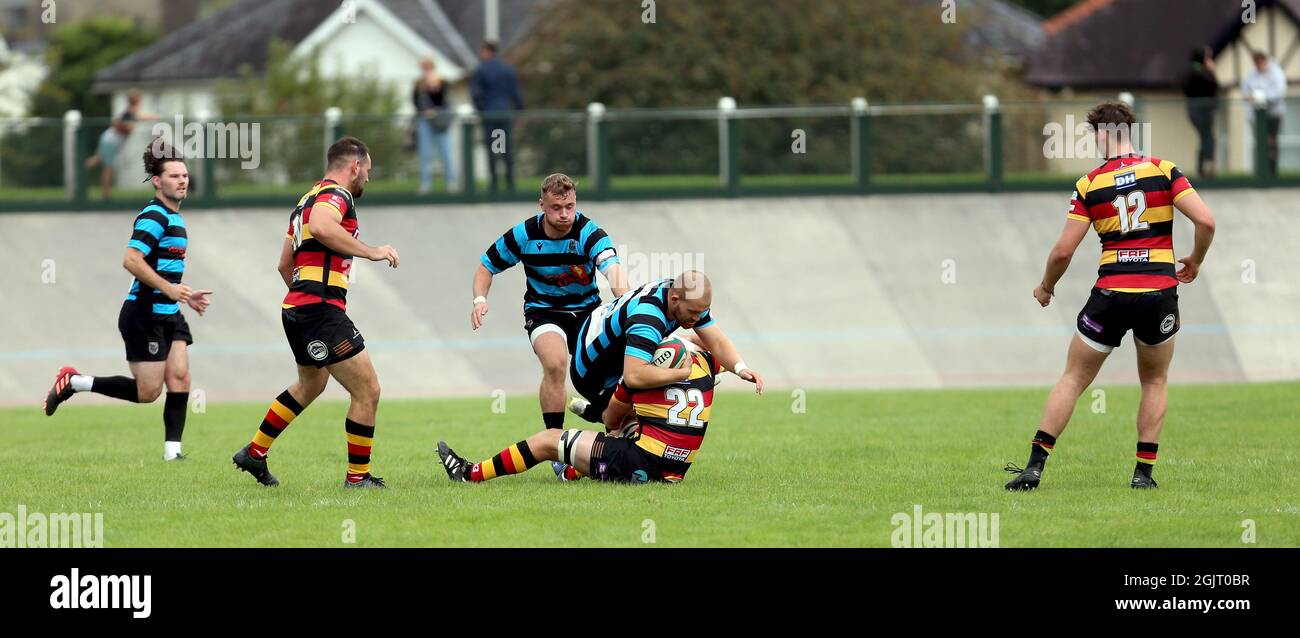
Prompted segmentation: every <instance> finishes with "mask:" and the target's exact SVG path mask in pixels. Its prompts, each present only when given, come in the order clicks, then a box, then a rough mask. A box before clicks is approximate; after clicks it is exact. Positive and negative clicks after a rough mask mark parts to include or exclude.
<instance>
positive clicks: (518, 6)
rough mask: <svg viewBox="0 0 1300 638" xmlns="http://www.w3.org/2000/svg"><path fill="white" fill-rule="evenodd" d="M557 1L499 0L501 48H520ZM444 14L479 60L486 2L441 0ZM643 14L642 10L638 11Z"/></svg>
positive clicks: (505, 49) (503, 49) (481, 0)
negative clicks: (546, 10)
mask: <svg viewBox="0 0 1300 638" xmlns="http://www.w3.org/2000/svg"><path fill="white" fill-rule="evenodd" d="M553 1H554V0H499V2H498V5H499V8H498V9H497V12H498V14H499V16H498V17H499V19H500V22H501V25H500V36H501V37H500V40H501V41H500V43H499V44H500V46H501V50H502V51H503V52H504V51H509V50H510V48H511V47H513V46H514V45H516V44H519V42H520V40H522V39H523V37H524V36H525V35H527V33H528V31H529V30H530V29H531V28H532V26H533V25H534V24H535V23H536V22H537V18H538V16H539V15H540V12H541V11H542V10H543V9H545V7H546V5H548V4H551V3H552V2H553ZM437 2H438V4H439V6H441V7H442V10H443V12H445V13H446V15H447V17H448V18H450V19H451V22H452V24H454V25H455V27H456V31H457V32H458V33H460V34H461V36H462V37H464V39H465V42H466V43H467V44H468V45H469V47H470V50H472V51H473V52H474V54H475V56H477V55H478V50H479V47H481V46H482V45H483V33H484V28H483V25H484V22H485V17H484V13H483V12H484V6H483V5H484V3H483V0H437ZM637 10H638V11H639V10H640V9H639V8H638V9H637Z"/></svg>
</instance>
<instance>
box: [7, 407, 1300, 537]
mask: <svg viewBox="0 0 1300 638" xmlns="http://www.w3.org/2000/svg"><path fill="white" fill-rule="evenodd" d="M723 389H724V390H726V389H729V390H731V392H726V393H724V392H722V391H721V390H720V393H719V395H718V397H717V400H716V401H715V406H714V411H713V421H712V423H711V427H710V430H709V434H708V437H707V439H706V440H705V443H704V448H703V450H702V451H701V454H700V457H699V460H698V461H697V462H696V464H695V466H694V468H693V469H692V470H691V472H690V474H689V475H688V476H687V478H686V480H685V481H684V482H683V483H681V484H679V485H675V486H667V485H640V486H624V485H606V484H598V483H593V482H591V481H581V482H578V483H569V484H564V483H560V482H558V481H556V479H555V476H554V474H553V473H552V472H551V471H550V468H549V466H548V465H545V464H544V465H541V466H538V467H535V468H533V470H532V471H530V472H528V473H526V474H524V475H522V476H516V477H505V478H501V479H497V480H494V481H491V482H489V483H486V484H481V485H466V484H453V483H451V482H449V481H448V480H447V479H446V476H445V474H444V473H443V471H442V469H441V468H440V467H439V466H438V465H436V453H435V452H434V446H435V443H436V441H437V440H438V439H440V438H442V439H446V440H447V441H448V442H450V443H451V444H452V446H453V447H455V448H456V449H457V450H458V451H459V452H461V453H462V454H464V455H466V456H469V457H473V458H474V459H475V460H478V459H481V458H483V457H486V456H488V455H491V454H495V453H496V452H498V451H499V450H500V449H501V448H503V447H505V446H506V445H508V444H510V443H513V442H515V441H518V440H520V439H522V438H524V437H525V436H527V435H528V434H531V433H532V432H533V431H534V430H535V429H536V428H537V427H538V423H539V421H540V419H539V418H538V416H537V406H536V400H535V398H533V397H532V396H531V395H530V396H527V397H517V398H514V399H512V400H511V401H510V402H508V410H507V412H506V413H505V414H494V413H493V412H492V411H491V400H490V399H488V398H483V399H462V400H408V401H396V400H386V401H384V402H383V403H382V404H381V406H380V417H379V424H378V431H377V434H376V448H375V459H374V470H375V473H376V474H378V475H380V476H383V477H385V478H386V479H387V481H388V482H389V485H390V486H391V488H392V489H390V490H388V491H385V492H364V493H355V492H350V491H344V490H343V489H342V488H341V486H340V483H341V482H342V480H343V474H344V469H345V462H346V461H345V455H344V433H343V416H344V413H345V410H346V404H345V403H340V402H331V403H324V402H322V403H318V404H317V405H314V406H312V407H311V408H310V409H309V410H308V411H307V412H306V413H305V414H304V415H303V416H302V417H300V418H299V419H298V420H297V421H295V422H294V423H293V424H292V426H291V427H290V428H289V429H288V430H287V431H286V433H285V434H284V435H282V436H281V438H280V440H279V441H278V443H277V444H276V446H275V448H274V450H273V452H272V455H271V468H272V470H273V471H274V472H275V473H276V474H277V475H278V477H279V478H280V480H281V486H280V487H278V488H275V489H266V488H262V487H260V486H258V485H257V484H256V483H255V482H254V481H253V479H252V478H251V477H249V476H248V475H247V474H243V473H240V472H238V471H236V470H235V469H233V467H232V466H231V464H230V461H229V458H230V455H231V454H232V453H233V452H234V451H235V450H236V449H238V448H239V447H240V446H242V445H243V444H244V443H245V442H247V440H248V437H249V436H251V435H252V433H253V430H254V429H255V427H256V425H257V424H258V423H259V422H260V420H261V416H262V414H263V413H264V411H265V409H266V407H265V405H262V404H226V405H210V406H208V407H207V411H206V412H205V413H202V414H191V415H190V420H189V425H188V428H187V431H186V438H185V446H186V453H187V454H188V455H189V456H190V459H189V460H188V461H185V462H181V463H163V462H162V460H161V445H160V440H161V434H162V424H161V418H160V413H161V406H160V405H150V406H118V405H87V403H86V402H80V404H79V401H78V399H73V400H72V401H71V402H70V403H68V404H66V405H65V406H63V407H62V408H61V409H60V410H59V413H58V414H57V415H56V416H55V417H54V418H46V417H45V416H44V415H43V414H41V413H40V412H39V411H38V410H36V409H30V408H23V409H5V410H0V423H3V426H0V427H3V430H4V432H5V437H6V439H7V441H8V449H9V455H8V458H9V459H10V474H9V478H8V479H7V480H6V481H4V486H3V488H0V512H11V513H12V512H16V509H17V507H18V505H19V504H20V503H21V504H24V505H25V506H26V508H27V510H28V511H29V512H103V513H104V528H105V546H106V547H153V546H168V547H186V546H204V547H206V546H238V547H255V546H321V547H338V546H344V543H343V532H344V529H345V520H351V521H353V522H354V523H355V532H356V536H355V540H356V545H357V546H361V547H378V546H529V547H533V546H540V547H560V546H565V547H570V546H593V547H637V546H645V545H646V544H645V543H643V539H644V538H645V537H648V534H647V531H646V529H647V527H646V526H647V525H648V523H646V521H647V520H650V521H653V532H654V541H655V545H656V546H670V547H678V546H764V547H769V546H781V547H785V546H791V547H814V546H840V547H843V546H854V547H857V546H868V547H872V546H885V547H888V546H889V545H890V536H891V532H892V531H893V527H892V526H891V523H890V519H891V517H892V516H893V515H894V514H895V513H896V512H904V513H909V514H910V513H911V512H912V507H913V505H914V504H920V505H921V506H922V507H923V508H924V511H925V512H954V513H960V512H986V513H997V514H998V515H999V520H1000V527H999V539H1000V544H1001V546H1002V547H1035V546H1067V547H1076V546H1102V547H1127V546H1141V547H1165V546H1193V547H1243V546H1247V545H1244V544H1243V542H1242V532H1243V527H1242V525H1243V520H1245V519H1252V520H1254V521H1255V525H1256V530H1257V544H1258V545H1260V546H1291V547H1294V546H1297V545H1300V490H1297V489H1296V486H1297V485H1300V463H1298V462H1297V461H1300V459H1297V446H1296V443H1295V440H1294V428H1295V423H1296V422H1297V416H1298V415H1297V412H1298V411H1300V409H1298V408H1297V404H1296V402H1295V397H1296V396H1297V392H1298V391H1300V383H1278V384H1256V385H1220V386H1184V387H1175V388H1172V389H1171V392H1170V395H1171V403H1170V410H1169V416H1168V420H1167V425H1166V430H1165V435H1164V437H1163V440H1162V441H1161V453H1160V462H1159V464H1158V465H1157V468H1156V478H1157V479H1158V480H1159V481H1160V484H1161V487H1160V489H1158V490H1154V491H1147V492H1136V491H1134V490H1131V489H1129V488H1128V487H1127V483H1128V479H1129V477H1130V475H1131V472H1132V466H1133V446H1134V428H1133V425H1132V422H1133V415H1134V414H1135V411H1136V409H1137V391H1136V389H1135V388H1107V389H1106V390H1107V396H1106V403H1107V406H1106V408H1107V411H1106V412H1105V413H1102V414H1094V413H1093V411H1092V410H1091V406H1092V404H1093V399H1092V397H1091V395H1090V394H1085V395H1084V399H1083V400H1082V401H1080V404H1079V408H1078V410H1077V411H1076V413H1075V419H1074V421H1073V422H1072V424H1071V429H1070V430H1068V431H1067V432H1066V433H1065V435H1064V436H1063V437H1062V438H1061V440H1060V442H1059V444H1058V445H1057V449H1056V452H1055V453H1054V454H1053V457H1052V460H1051V461H1050V462H1049V463H1048V465H1047V471H1046V473H1045V477H1044V483H1043V487H1042V488H1041V489H1040V490H1039V491H1038V492H1036V493H1029V494H1008V493H1005V492H1003V491H1002V489H1001V486H1002V484H1003V483H1004V482H1005V481H1006V480H1007V479H1008V478H1009V477H1010V475H1008V474H1006V473H1004V472H1002V471H1001V468H1002V466H1003V464H1004V463H1005V462H1007V461H1014V462H1016V463H1023V462H1024V460H1025V457H1026V455H1027V450H1028V441H1029V439H1030V437H1031V436H1032V434H1033V431H1034V429H1035V425H1036V423H1037V418H1038V415H1039V410H1040V409H1041V404H1042V401H1043V399H1044V397H1045V395H1046V390H1043V389H1034V390H961V391H879V392H848V391H844V392H834V391H827V392H810V393H808V395H807V397H806V412H804V413H795V412H794V411H793V410H792V409H791V408H792V402H793V399H792V397H791V394H790V393H789V392H786V393H780V392H769V393H768V394H767V395H765V396H762V397H756V396H754V395H752V394H748V393H742V392H738V391H737V388H736V387H735V386H734V385H733V386H732V387H731V388H725V387H724V388H723ZM271 394H274V393H273V392H268V399H269V398H270V395H271ZM568 425H569V426H570V427H576V426H577V419H575V418H573V417H570V419H569V422H568Z"/></svg>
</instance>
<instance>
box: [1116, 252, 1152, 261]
mask: <svg viewBox="0 0 1300 638" xmlns="http://www.w3.org/2000/svg"><path fill="white" fill-rule="evenodd" d="M1115 261H1116V262H1118V263H1121V264H1126V263H1134V262H1147V261H1151V251H1150V250H1149V249H1146V248H1120V249H1118V250H1116V251H1115Z"/></svg>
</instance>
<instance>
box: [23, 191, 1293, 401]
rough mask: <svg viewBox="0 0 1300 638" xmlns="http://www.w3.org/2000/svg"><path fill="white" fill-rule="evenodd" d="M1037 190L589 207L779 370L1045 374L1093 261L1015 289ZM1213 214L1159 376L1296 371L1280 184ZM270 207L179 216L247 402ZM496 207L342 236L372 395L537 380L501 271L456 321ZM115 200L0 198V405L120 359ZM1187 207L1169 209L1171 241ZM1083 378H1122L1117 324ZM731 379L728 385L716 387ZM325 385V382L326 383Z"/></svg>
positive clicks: (875, 375) (365, 222) (210, 379)
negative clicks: (23, 206)
mask: <svg viewBox="0 0 1300 638" xmlns="http://www.w3.org/2000/svg"><path fill="white" fill-rule="evenodd" d="M1068 188H1069V187H1068V185H1067V186H1064V187H1063V190H1062V193H1060V194H1059V195H1052V194H1016V195H960V196H953V195H943V196H937V195H936V196H888V197H886V196H878V197H840V198H809V199H747V200H730V201H728V200H706V201H674V202H631V203H629V202H616V203H595V202H593V203H590V205H589V206H585V207H584V209H585V210H586V211H588V212H589V213H590V214H591V215H592V216H593V217H595V218H596V219H597V220H598V221H599V222H600V223H601V224H602V225H603V226H604V227H605V228H607V229H608V231H609V232H610V233H611V235H612V237H613V238H614V241H615V243H616V244H618V245H621V246H622V247H623V253H624V259H625V260H626V261H627V263H628V266H629V268H630V270H631V271H632V276H633V278H634V279H635V280H645V279H647V278H649V277H653V276H659V275H661V274H662V275H670V274H673V273H674V272H675V271H676V270H678V269H680V268H683V267H698V268H701V269H703V270H705V271H706V272H708V273H709V274H710V276H711V277H712V278H713V280H714V283H715V288H716V293H715V297H714V312H715V314H716V316H717V318H718V321H719V325H721V326H722V327H723V328H724V329H725V330H727V331H728V332H729V333H730V334H731V335H732V336H733V337H734V339H735V341H736V342H737V343H738V344H739V345H740V347H741V349H742V352H743V353H744V357H745V359H746V361H747V362H748V363H749V364H750V366H752V367H754V368H756V369H758V370H761V371H763V372H764V373H765V374H766V375H767V376H768V378H769V380H770V382H771V383H772V385H773V386H774V387H777V388H796V387H798V388H814V387H816V388H821V387H852V388H875V387H954V386H982V385H1049V384H1051V383H1053V382H1055V380H1056V377H1057V375H1058V374H1059V372H1060V370H1061V367H1062V365H1063V361H1064V354H1065V348H1066V343H1067V340H1068V338H1069V335H1070V334H1071V332H1072V331H1073V325H1074V317H1075V314H1076V313H1077V312H1078V309H1079V308H1080V307H1081V305H1082V303H1083V301H1084V300H1085V298H1086V297H1087V294H1088V291H1089V288H1090V286H1091V284H1092V282H1093V281H1094V277H1095V264H1096V258H1097V254H1098V251H1099V248H1098V246H1097V243H1096V239H1095V237H1089V238H1088V239H1087V240H1086V241H1085V244H1084V246H1083V247H1082V248H1081V249H1080V251H1079V254H1078V255H1077V257H1076V259H1075V262H1074V265H1073V267H1072V268H1071V270H1070V272H1069V274H1067V276H1066V278H1065V280H1064V281H1063V282H1062V283H1061V284H1060V286H1059V287H1058V297H1057V298H1056V300H1055V302H1054V303H1053V304H1052V305H1051V306H1050V307H1049V308H1047V309H1040V308H1039V307H1038V305H1037V304H1036V303H1035V302H1034V301H1033V299H1032V298H1031V295H1030V291H1031V290H1032V288H1033V286H1034V285H1035V284H1036V283H1037V282H1038V280H1039V277H1040V275H1041V271H1042V265H1043V261H1044V258H1045V256H1046V253H1047V251H1048V249H1049V248H1050V246H1051V244H1052V242H1053V241H1055V239H1056V236H1057V234H1058V233H1059V232H1060V229H1061V227H1062V224H1063V223H1064V214H1065V208H1066V200H1067V198H1068V195H1069V193H1068ZM1205 197H1206V199H1207V201H1209V203H1210V204H1211V206H1213V207H1214V210H1215V214H1216V216H1217V217H1218V219H1219V224H1220V225H1219V233H1218V237H1217V239H1216V243H1215V246H1214V248H1213V250H1212V251H1211V253H1210V259H1209V261H1208V263H1207V265H1206V267H1205V268H1204V269H1203V272H1202V275H1201V279H1200V280H1199V281H1197V282H1196V283H1195V284H1193V285H1190V286H1185V287H1183V289H1182V292H1181V293H1180V296H1181V305H1182V310H1183V332H1182V334H1181V335H1180V337H1179V352H1178V354H1177V356H1176V357H1175V359H1174V367H1173V372H1172V375H1173V380H1174V382H1212V381H1243V380H1265V379H1292V378H1300V320H1297V319H1296V317H1300V286H1298V285H1297V284H1296V283H1295V278H1294V275H1295V273H1296V272H1300V251H1297V247H1300V223H1297V219H1296V216H1297V213H1296V212H1295V210H1294V209H1295V202H1296V201H1300V192H1297V191H1294V190H1276V191H1271V192H1262V191H1260V192H1256V191H1245V190H1232V191H1218V192H1208V193H1206V194H1205ZM288 207H289V202H286V204H285V206H284V207H282V208H280V209H269V210H256V211H249V210H241V211H229V210H214V211H199V210H195V211H190V212H188V213H187V214H186V222H187V224H188V226H189V231H190V238H191V250H190V253H189V263H188V266H187V273H186V282H187V283H190V284H192V285H194V286H196V287H204V288H210V289H213V290H215V291H216V294H215V297H214V305H213V307H212V309H211V311H210V312H209V313H208V315H207V316H205V317H197V316H194V315H193V314H191V315H190V316H189V321H190V325H191V327H192V328H193V331H194V334H195V338H196V344H195V346H194V347H193V349H192V351H191V355H192V357H191V358H192V370H193V376H194V384H195V387H196V388H201V389H204V390H205V391H206V393H207V397H208V400H210V401H222V400H240V399H256V400H262V399H267V398H268V397H271V396H274V394H275V393H276V392H279V391H280V390H281V389H283V388H284V387H285V386H286V385H287V384H289V383H290V382H291V381H292V380H293V378H294V364H293V360H292V358H291V355H290V354H289V350H288V347H287V345H286V344H285V341H284V336H283V333H282V331H281V327H280V321H279V304H280V300H281V298H282V296H283V294H284V286H283V283H282V282H281V281H280V279H279V277H278V275H277V274H276V272H275V262H276V258H277V256H278V251H279V247H280V241H281V238H282V237H283V233H284V227H285V224H286V220H287V214H288ZM529 212H530V211H529V209H528V208H527V207H520V206H517V205H476V206H460V207H419V208H371V207H366V206H365V200H364V199H363V200H361V211H360V213H361V229H362V239H363V240H365V241H367V242H369V243H392V244H394V245H395V246H396V247H397V248H398V249H399V250H400V251H401V254H402V259H403V260H402V266H401V268H400V269H398V270H396V271H392V270H388V269H386V268H383V267H380V266H379V265H377V264H372V263H364V264H359V265H358V266H357V268H356V277H355V281H354V283H353V285H352V291H351V293H350V295H349V297H350V298H349V302H350V314H351V315H352V316H353V318H354V320H355V322H356V324H357V326H358V327H360V329H361V331H362V333H363V334H364V335H365V336H366V339H367V343H368V344H369V348H370V350H371V353H372V356H373V357H374V360H375V363H376V366H377V369H378V371H379V375H380V380H381V383H382V385H383V387H384V391H385V396H388V397H393V396H432V395H477V396H487V395H488V394H489V393H490V392H491V391H492V390H494V389H497V388H501V389H505V390H507V391H508V392H528V393H531V392H533V391H535V389H536V382H537V380H538V378H539V376H540V369H539V367H538V364H537V362H536V360H535V358H534V357H533V355H532V352H531V350H530V348H529V345H528V341H527V339H526V337H525V335H524V333H523V330H522V323H523V320H522V318H521V298H522V294H523V278H522V272H520V271H519V270H517V269H516V270H511V271H508V272H507V273H506V274H504V275H502V276H499V277H498V278H497V281H496V283H495V285H494V287H493V289H492V293H491V296H490V298H491V304H492V305H491V312H490V314H489V315H488V318H487V325H486V326H485V327H484V328H483V329H482V330H480V331H478V332H472V331H471V330H470V329H469V311H470V297H471V294H470V277H471V274H472V272H473V268H474V266H475V264H476V263H477V259H478V256H479V254H480V252H481V251H482V250H483V249H484V248H485V247H486V246H487V245H488V243H489V242H491V241H493V240H494V239H495V238H496V237H497V236H499V234H500V233H501V232H502V231H504V230H505V229H506V228H507V227H508V226H510V225H512V224H513V223H515V222H517V221H519V220H520V219H522V218H523V217H524V216H526V215H528V214H529ZM132 218H133V212H131V211H123V212H121V213H114V214H84V213H82V214H73V213H67V214H24V215H6V216H4V217H3V221H4V223H5V232H4V233H0V247H2V248H3V251H4V254H5V255H6V256H7V258H8V261H9V263H10V264H11V266H12V267H11V268H10V270H9V276H8V277H6V278H5V279H4V280H3V283H0V308H3V313H0V404H29V405H32V406H36V405H38V404H39V403H40V401H41V399H42V397H43V393H44V392H45V390H46V389H47V387H48V384H49V383H50V381H51V379H52V376H53V373H54V371H55V370H56V369H57V368H58V367H59V366H61V365H64V364H72V365H75V366H77V367H79V368H80V369H81V370H82V371H83V372H86V373H91V374H100V375H106V374H124V373H126V370H127V367H126V363H125V361H124V360H123V354H122V347H121V343H120V338H119V336H118V333H117V328H116V321H117V313H118V310H119V308H120V305H121V301H122V298H123V296H124V295H125V293H126V289H127V287H128V285H129V283H130V276H129V275H128V274H127V273H126V272H125V271H123V270H122V268H121V265H120V264H121V259H122V254H123V251H124V250H125V248H124V247H125V244H126V240H127V237H128V236H129V234H130V226H131V221H132ZM1191 237H1192V233H1191V226H1190V223H1188V222H1186V220H1182V219H1181V217H1180V221H1179V222H1178V223H1177V228H1176V230H1175V242H1176V244H1177V247H1178V253H1179V254H1180V255H1181V254H1184V253H1185V252H1186V251H1188V250H1189V249H1190V246H1191ZM1112 358H1113V359H1118V360H1115V361H1112V362H1110V363H1108V365H1107V367H1106V368H1105V369H1104V370H1103V373H1102V375H1103V376H1102V378H1103V381H1124V380H1132V379H1134V378H1135V372H1134V365H1133V361H1132V359H1133V351H1132V345H1131V339H1128V340H1126V342H1125V345H1124V347H1123V348H1121V349H1120V350H1118V351H1117V352H1116V355H1115V356H1114V357H1112ZM726 383H727V385H729V386H731V387H736V386H735V384H736V383H737V381H735V380H734V379H732V380H731V381H729V382H726ZM330 392H333V393H335V394H336V395H338V393H339V392H340V391H339V390H338V389H337V388H334V387H332V389H331V390H330Z"/></svg>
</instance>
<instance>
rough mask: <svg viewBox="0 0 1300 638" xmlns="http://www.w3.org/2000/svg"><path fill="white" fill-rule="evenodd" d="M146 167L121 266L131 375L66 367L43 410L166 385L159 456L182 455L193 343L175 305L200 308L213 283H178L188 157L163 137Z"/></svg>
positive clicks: (140, 396)
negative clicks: (127, 280) (126, 278)
mask: <svg viewBox="0 0 1300 638" xmlns="http://www.w3.org/2000/svg"><path fill="white" fill-rule="evenodd" d="M144 169H145V172H146V173H148V175H149V181H151V182H152V183H153V187H154V197H153V199H152V200H150V201H149V203H148V204H147V205H145V207H144V208H143V209H141V211H140V212H139V214H137V215H136V217H135V222H134V226H133V228H132V233H131V240H130V241H129V242H128V243H127V248H126V256H125V257H124V258H123V260H122V266H123V267H124V268H126V270H127V271H128V272H130V273H131V274H132V275H133V276H134V277H135V279H134V280H132V282H131V288H130V290H129V291H128V292H127V295H126V301H124V302H123V303H122V311H121V313H119V315H118V318H117V327H118V331H119V332H121V333H122V341H123V343H124V344H125V346H126V361H127V364H128V365H129V366H130V368H131V376H129V377H124V376H113V377H95V376H91V375H87V374H81V373H79V372H77V370H76V368H73V367H72V366H64V367H63V368H60V369H59V372H58V374H56V375H55V378H54V385H53V386H52V387H51V388H50V391H49V392H48V393H47V394H46V396H45V414H47V415H51V416H52V415H53V414H54V411H55V410H57V409H58V407H59V404H61V403H63V402H64V401H67V400H68V399H70V398H71V397H72V395H73V394H75V393H77V392H94V393H96V394H102V395H105V396H109V397H113V398H115V399H121V400H123V401H130V402H132V403H153V402H154V401H155V400H156V399H157V398H158V396H159V395H160V394H162V391H163V387H164V385H165V386H166V388H167V401H166V403H165V404H164V406H163V425H164V440H163V460H164V461H174V460H179V459H184V458H185V457H184V456H182V455H181V434H182V433H183V432H184V430H185V413H186V408H187V407H188V404H189V397H190V360H189V353H188V350H187V346H189V345H190V344H192V343H194V339H193V337H191V336H190V326H189V324H188V323H186V322H185V316H184V315H182V314H181V309H180V304H181V303H184V304H185V305H187V306H189V307H190V309H191V310H193V311H195V312H197V313H199V314H200V315H202V314H203V313H204V312H205V311H206V310H207V309H208V304H210V303H211V300H209V299H208V295H210V294H212V291H210V290H194V289H193V288H190V287H189V286H186V285H185V284H183V283H181V277H182V276H183V275H184V274H185V253H186V250H187V249H188V247H189V238H188V236H187V234H186V231H185V220H184V219H182V218H181V203H182V202H184V201H185V196H186V195H187V194H189V183H190V174H189V171H188V170H186V168H185V160H184V158H182V157H181V156H180V155H179V154H177V152H176V151H175V150H174V149H173V148H172V147H171V146H170V145H168V144H166V143H165V142H163V141H162V140H161V139H154V140H153V141H152V142H150V144H149V148H148V149H147V150H145V152H144Z"/></svg>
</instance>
